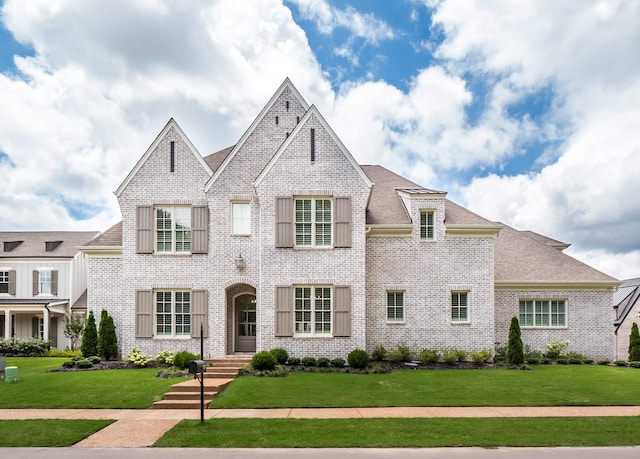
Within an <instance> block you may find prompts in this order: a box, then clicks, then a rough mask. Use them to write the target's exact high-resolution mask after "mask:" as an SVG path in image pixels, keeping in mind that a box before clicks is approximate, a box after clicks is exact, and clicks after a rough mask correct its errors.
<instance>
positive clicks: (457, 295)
mask: <svg viewBox="0 0 640 459" xmlns="http://www.w3.org/2000/svg"><path fill="white" fill-rule="evenodd" d="M451 322H469V292H451Z"/></svg>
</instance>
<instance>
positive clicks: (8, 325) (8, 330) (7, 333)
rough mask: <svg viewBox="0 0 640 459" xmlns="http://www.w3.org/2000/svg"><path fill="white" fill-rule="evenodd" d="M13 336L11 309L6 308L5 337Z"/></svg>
mask: <svg viewBox="0 0 640 459" xmlns="http://www.w3.org/2000/svg"><path fill="white" fill-rule="evenodd" d="M9 338H11V310H10V309H5V310H4V339H9Z"/></svg>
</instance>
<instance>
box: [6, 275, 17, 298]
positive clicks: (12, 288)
mask: <svg viewBox="0 0 640 459" xmlns="http://www.w3.org/2000/svg"><path fill="white" fill-rule="evenodd" d="M8 293H9V295H15V294H16V272H15V271H9V292H8Z"/></svg>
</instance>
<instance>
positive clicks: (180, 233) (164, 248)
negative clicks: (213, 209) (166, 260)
mask: <svg viewBox="0 0 640 459" xmlns="http://www.w3.org/2000/svg"><path fill="white" fill-rule="evenodd" d="M156 251H157V252H165V253H173V252H190V251H191V208H190V207H156Z"/></svg>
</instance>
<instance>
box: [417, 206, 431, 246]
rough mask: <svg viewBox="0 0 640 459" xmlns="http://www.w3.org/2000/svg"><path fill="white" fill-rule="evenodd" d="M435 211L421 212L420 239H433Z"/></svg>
mask: <svg viewBox="0 0 640 459" xmlns="http://www.w3.org/2000/svg"><path fill="white" fill-rule="evenodd" d="M433 229H434V225H433V211H426V210H425V211H421V212H420V239H422V240H425V241H426V240H431V239H433Z"/></svg>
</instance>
